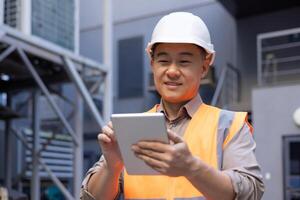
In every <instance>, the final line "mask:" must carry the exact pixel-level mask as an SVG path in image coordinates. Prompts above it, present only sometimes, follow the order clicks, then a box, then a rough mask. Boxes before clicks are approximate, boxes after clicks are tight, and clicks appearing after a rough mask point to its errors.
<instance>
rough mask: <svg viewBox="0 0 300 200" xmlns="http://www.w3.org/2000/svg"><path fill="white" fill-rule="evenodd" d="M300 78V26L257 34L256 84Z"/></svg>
mask: <svg viewBox="0 0 300 200" xmlns="http://www.w3.org/2000/svg"><path fill="white" fill-rule="evenodd" d="M299 80H300V27H298V28H294V29H288V30H281V31H275V32H270V33H262V34H259V35H258V36H257V82H258V85H260V86H262V85H267V84H279V83H283V82H285V83H286V82H296V81H297V82H298V81H299Z"/></svg>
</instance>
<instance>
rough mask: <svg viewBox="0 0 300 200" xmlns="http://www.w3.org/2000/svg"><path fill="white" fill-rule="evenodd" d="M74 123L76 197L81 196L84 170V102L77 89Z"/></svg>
mask: <svg viewBox="0 0 300 200" xmlns="http://www.w3.org/2000/svg"><path fill="white" fill-rule="evenodd" d="M75 104H76V106H75V108H76V109H75V116H74V124H75V127H76V128H75V130H76V134H77V138H78V145H77V146H75V147H74V161H73V169H74V170H73V176H74V179H73V191H74V197H75V199H79V198H80V186H81V182H82V172H83V102H82V98H81V96H80V93H79V92H78V91H76V98H75Z"/></svg>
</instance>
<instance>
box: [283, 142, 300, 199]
mask: <svg viewBox="0 0 300 200" xmlns="http://www.w3.org/2000/svg"><path fill="white" fill-rule="evenodd" d="M283 150H284V154H283V161H284V187H285V188H284V191H285V200H300V136H285V137H283Z"/></svg>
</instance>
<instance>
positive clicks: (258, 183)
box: [81, 95, 264, 200]
mask: <svg viewBox="0 0 300 200" xmlns="http://www.w3.org/2000/svg"><path fill="white" fill-rule="evenodd" d="M201 104H202V100H201V97H200V96H199V95H197V96H196V97H195V98H193V99H192V100H190V101H189V102H188V103H187V104H185V105H184V106H183V107H182V108H181V109H180V111H179V113H178V116H177V117H176V118H175V119H174V120H170V119H169V117H168V115H167V113H166V112H165V111H164V107H163V102H162V101H161V103H160V104H159V106H158V108H157V112H162V113H164V114H165V116H166V123H167V127H168V128H169V129H171V130H172V131H174V132H175V133H177V134H178V135H181V136H183V134H184V132H185V129H186V128H187V126H188V124H189V122H190V120H191V119H192V117H193V115H194V114H195V113H196V111H197V110H198V108H199V106H200V105H201ZM255 147H256V144H255V141H254V139H253V137H252V134H251V132H250V126H249V125H248V123H247V122H246V121H245V123H244V125H243V127H242V128H241V130H240V131H239V132H238V133H236V134H235V136H234V137H233V138H232V140H231V141H230V142H229V143H228V145H227V146H226V147H225V149H223V159H222V165H221V166H222V168H221V170H222V172H224V173H226V174H227V175H228V176H229V177H230V179H231V182H232V185H233V189H234V191H235V193H236V198H235V199H236V200H259V199H261V197H262V195H263V193H264V184H263V180H262V175H261V170H260V167H259V165H258V163H257V161H256V157H255V154H254V150H255ZM103 161H104V157H103V156H101V158H100V160H99V161H98V162H97V163H96V164H95V165H94V166H93V167H92V168H91V169H89V171H88V172H87V174H86V177H85V179H84V180H83V183H82V189H81V199H84V200H94V198H93V197H92V195H91V194H90V193H89V192H88V188H87V183H88V181H89V179H90V178H91V176H92V175H93V174H94V173H95V172H97V171H99V170H101V168H102V165H103ZM119 182H120V189H119V193H120V191H121V188H123V176H120V181H119Z"/></svg>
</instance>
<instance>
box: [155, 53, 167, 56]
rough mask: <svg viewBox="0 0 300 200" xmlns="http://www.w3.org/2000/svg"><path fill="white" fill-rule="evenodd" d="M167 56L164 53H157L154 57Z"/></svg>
mask: <svg viewBox="0 0 300 200" xmlns="http://www.w3.org/2000/svg"><path fill="white" fill-rule="evenodd" d="M167 55H168V54H167V53H166V52H159V53H158V54H157V55H156V57H159V56H167Z"/></svg>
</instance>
